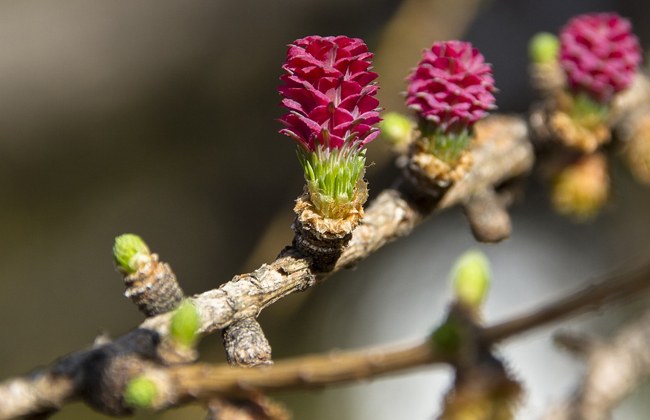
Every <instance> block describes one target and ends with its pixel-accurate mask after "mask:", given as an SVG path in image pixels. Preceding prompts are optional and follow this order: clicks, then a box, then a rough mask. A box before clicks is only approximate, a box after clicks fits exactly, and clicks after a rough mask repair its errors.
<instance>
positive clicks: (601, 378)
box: [544, 312, 650, 420]
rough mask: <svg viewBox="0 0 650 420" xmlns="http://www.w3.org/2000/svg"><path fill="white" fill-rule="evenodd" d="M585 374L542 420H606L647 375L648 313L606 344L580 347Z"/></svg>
mask: <svg viewBox="0 0 650 420" xmlns="http://www.w3.org/2000/svg"><path fill="white" fill-rule="evenodd" d="M581 347H582V350H583V351H585V354H583V355H582V356H585V358H586V362H587V374H586V375H585V377H584V379H583V380H582V382H581V383H580V384H579V385H578V388H577V389H576V391H575V392H574V394H573V396H572V397H571V398H570V399H569V400H568V401H566V402H564V403H562V404H559V405H558V406H556V407H554V408H553V409H551V410H550V411H549V413H547V415H546V416H545V417H544V420H574V419H578V420H607V419H610V418H611V412H612V410H613V409H614V408H616V406H618V404H619V403H620V402H621V401H622V400H623V399H624V398H625V397H626V396H627V395H629V394H630V393H631V392H632V391H634V389H636V387H637V386H638V385H639V383H641V382H642V381H643V380H645V379H646V378H647V377H648V375H650V352H648V349H649V348H650V312H646V313H645V314H644V315H643V316H642V317H641V318H639V319H638V320H636V321H634V322H632V323H630V324H628V325H627V326H626V327H624V328H623V329H622V330H621V331H620V332H619V333H618V334H616V335H615V336H614V337H613V338H612V339H610V340H608V341H607V342H604V341H598V342H593V343H591V344H590V345H589V346H581Z"/></svg>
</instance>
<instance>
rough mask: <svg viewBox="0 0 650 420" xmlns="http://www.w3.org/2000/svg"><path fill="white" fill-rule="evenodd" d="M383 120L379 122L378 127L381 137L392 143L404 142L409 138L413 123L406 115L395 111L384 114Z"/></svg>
mask: <svg viewBox="0 0 650 420" xmlns="http://www.w3.org/2000/svg"><path fill="white" fill-rule="evenodd" d="M382 117H383V119H384V120H383V121H382V122H380V123H379V129H380V130H381V135H382V137H383V138H385V139H386V140H388V141H389V142H391V143H392V144H394V145H399V144H403V143H406V142H407V141H408V140H409V137H410V135H411V131H413V123H412V122H411V120H409V119H408V118H407V117H406V116H404V115H402V114H399V113H397V112H389V113H387V114H384V115H383V116H382Z"/></svg>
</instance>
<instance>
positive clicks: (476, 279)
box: [452, 251, 491, 308]
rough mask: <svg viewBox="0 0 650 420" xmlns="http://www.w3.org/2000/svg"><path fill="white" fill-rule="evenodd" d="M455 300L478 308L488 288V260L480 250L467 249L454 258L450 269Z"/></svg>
mask: <svg viewBox="0 0 650 420" xmlns="http://www.w3.org/2000/svg"><path fill="white" fill-rule="evenodd" d="M452 276H453V280H454V293H455V294H456V300H457V301H458V302H460V303H463V304H465V305H467V306H469V307H471V308H479V307H480V306H481V304H482V303H483V301H484V300H485V298H486V296H487V293H488V291H489V289H490V277H491V276H490V262H489V261H488V259H487V257H486V256H485V255H484V254H483V253H482V252H480V251H468V252H466V253H464V254H463V255H461V256H460V258H458V260H456V264H455V265H454V268H453V269H452Z"/></svg>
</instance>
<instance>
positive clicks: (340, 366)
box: [144, 340, 444, 409]
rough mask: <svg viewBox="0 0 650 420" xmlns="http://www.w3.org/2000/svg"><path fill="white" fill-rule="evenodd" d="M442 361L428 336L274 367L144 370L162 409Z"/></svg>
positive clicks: (316, 385) (204, 366)
mask: <svg viewBox="0 0 650 420" xmlns="http://www.w3.org/2000/svg"><path fill="white" fill-rule="evenodd" d="M443 360H444V359H443V358H442V357H441V356H440V355H439V354H438V353H437V352H436V351H435V350H434V346H432V344H431V343H430V342H429V341H428V340H425V341H423V342H421V343H417V344H415V345H410V346H403V347H400V348H385V347H377V348H372V349H364V350H354V351H346V352H332V353H329V354H323V355H315V356H306V357H300V358H295V359H290V360H284V361H277V362H276V364H275V365H274V366H273V367H269V368H265V367H261V368H258V369H232V368H230V367H229V366H226V365H208V364H201V363H199V364H194V365H185V366H173V367H170V368H164V367H152V368H151V369H149V370H145V371H144V374H145V375H146V377H148V378H150V379H152V380H153V381H154V383H155V384H156V386H157V388H158V391H159V396H158V397H157V398H156V401H155V402H154V407H153V408H156V409H161V408H166V407H169V406H174V405H177V404H180V403H183V402H187V401H190V400H209V399H211V398H214V397H228V398H237V397H240V398H241V397H243V398H245V397H246V396H249V395H251V394H252V395H255V394H257V393H262V394H271V393H277V392H283V391H290V390H297V389H314V388H322V387H324V386H325V385H332V384H339V383H346V382H357V381H359V380H362V379H367V378H373V377H377V376H380V375H386V374H390V373H395V372H401V371H404V370H406V369H410V368H413V367H417V366H422V365H426V364H432V363H437V362H441V361H443Z"/></svg>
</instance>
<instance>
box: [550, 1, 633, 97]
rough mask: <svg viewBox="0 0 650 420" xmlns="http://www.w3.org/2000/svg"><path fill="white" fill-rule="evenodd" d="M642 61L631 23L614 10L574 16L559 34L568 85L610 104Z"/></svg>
mask: <svg viewBox="0 0 650 420" xmlns="http://www.w3.org/2000/svg"><path fill="white" fill-rule="evenodd" d="M640 62H641V48H640V46H639V41H638V39H637V38H636V36H634V34H632V25H631V24H630V22H629V21H628V20H627V19H623V18H622V17H620V16H619V15H617V14H615V13H594V14H587V15H581V16H577V17H574V18H573V19H571V20H570V21H569V23H568V24H567V25H566V26H565V27H564V28H563V29H562V32H561V33H560V58H559V63H560V66H562V68H563V69H564V70H565V72H566V74H567V81H568V83H569V86H570V87H571V88H572V89H573V90H574V91H576V92H585V93H587V94H588V95H589V96H590V97H591V98H592V99H594V100H596V101H598V102H601V103H607V102H608V101H609V100H610V98H611V97H612V96H613V95H614V94H615V93H617V92H619V91H621V90H623V89H625V88H626V87H628V86H629V85H630V84H631V83H632V80H633V78H634V73H635V72H636V69H637V67H638V66H639V63H640Z"/></svg>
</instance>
